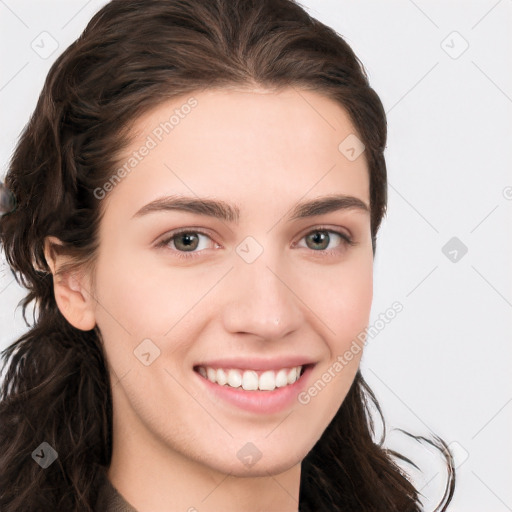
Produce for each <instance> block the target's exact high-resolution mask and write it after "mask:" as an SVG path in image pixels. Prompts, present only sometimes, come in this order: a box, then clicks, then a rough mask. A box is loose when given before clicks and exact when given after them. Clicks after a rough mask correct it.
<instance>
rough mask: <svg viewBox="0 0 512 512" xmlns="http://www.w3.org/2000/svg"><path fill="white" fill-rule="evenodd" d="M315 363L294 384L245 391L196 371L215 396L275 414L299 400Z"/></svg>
mask: <svg viewBox="0 0 512 512" xmlns="http://www.w3.org/2000/svg"><path fill="white" fill-rule="evenodd" d="M313 366H314V365H313V364H311V365H307V366H306V368H305V369H304V372H303V373H302V375H301V376H300V378H299V379H298V380H297V381H295V382H294V383H293V384H288V385H287V386H284V387H282V388H276V389H274V390H273V391H259V390H258V391H245V390H243V389H237V388H232V387H230V386H220V385H219V384H215V383H213V382H211V381H209V380H208V379H206V378H205V377H203V376H202V375H201V374H200V373H199V372H194V373H196V374H197V376H198V377H199V378H200V379H201V381H202V382H203V384H204V385H205V386H206V388H207V389H208V390H209V391H210V392H211V393H213V395H214V396H215V397H218V398H221V399H222V400H225V401H226V402H228V403H230V404H232V405H234V406H236V407H238V408H240V409H244V410H246V411H249V412H253V413H258V414H274V413H277V412H280V411H283V410H285V409H288V408H289V407H290V406H291V405H293V404H294V403H295V402H296V401H297V396H298V394H299V393H300V392H301V391H302V390H303V389H304V388H305V387H306V384H307V380H308V378H309V375H310V374H311V372H312V370H313Z"/></svg>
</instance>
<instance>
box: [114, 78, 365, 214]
mask: <svg viewBox="0 0 512 512" xmlns="http://www.w3.org/2000/svg"><path fill="white" fill-rule="evenodd" d="M132 135H133V138H132V141H131V144H130V146H129V147H128V148H127V149H126V150H125V151H124V152H123V153H122V154H121V155H120V158H119V164H118V167H119V168H121V166H124V168H125V170H126V171H129V172H126V173H124V174H125V175H127V176H126V177H124V178H123V179H122V180H121V182H120V183H119V184H118V185H116V187H115V190H113V192H111V194H110V195H111V196H112V197H111V198H109V200H112V201H116V200H117V199H119V196H124V195H130V196H132V199H134V200H135V202H136V203H137V205H138V206H140V205H141V202H144V201H149V200H152V199H154V198H155V197H156V196H158V195H159V194H160V195H164V194H166V193H173V194H184V195H189V196H190V195H192V194H194V195H198V196H204V195H209V196H215V197H217V198H222V199H226V200H229V199H230V198H232V199H236V200H238V201H240V202H242V203H245V204H247V201H248V200H249V199H250V198H251V197H252V198H254V197H259V198H261V199H262V200H265V199H266V200H267V203H268V199H269V198H271V197H272V198H274V199H275V200H279V201H280V202H286V201H287V199H288V198H290V200H295V201H296V200H297V199H299V198H300V197H302V196H305V195H308V194H310V195H312V196H315V195H320V194H325V193H336V192H340V193H346V194H350V195H354V196H356V197H359V198H360V199H362V200H363V201H365V202H366V203H368V201H369V179H368V170H367V165H366V160H365V155H364V153H363V154H361V155H360V156H359V157H358V158H356V159H350V158H347V156H346V153H344V151H343V149H344V141H346V140H352V139H351V138H352V137H357V134H356V131H355V128H354V126H353V124H352V122H351V120H350V117H349V115H348V114H347V112H346V111H345V109H344V108H343V107H342V106H341V105H340V104H338V103H337V102H335V101H334V100H332V99H330V98H327V97H325V96H323V95H321V94H318V93H316V92H311V91H305V90H299V89H295V88H287V89H284V90H280V91H269V90H265V89H251V90H248V89H233V88H231V89H212V90H206V91H199V92H197V93H191V94H187V95H183V96H181V97H178V98H174V99H172V100H169V101H166V102H163V103H161V104H160V105H158V106H157V107H156V108H154V109H152V110H151V111H149V112H147V113H146V114H144V115H143V116H141V117H140V118H138V119H137V120H136V121H135V122H134V123H133V125H132ZM144 148H146V149H144ZM148 148H149V149H148ZM142 153H144V155H142V156H141V154H142ZM116 198H117V199H116ZM123 202H124V201H123ZM137 205H135V204H134V205H133V209H135V207H136V206H137Z"/></svg>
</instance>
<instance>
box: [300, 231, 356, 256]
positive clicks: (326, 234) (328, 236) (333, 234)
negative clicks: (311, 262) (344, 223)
mask: <svg viewBox="0 0 512 512" xmlns="http://www.w3.org/2000/svg"><path fill="white" fill-rule="evenodd" d="M303 239H304V240H306V247H307V248H308V249H311V250H312V251H315V252H325V253H331V252H333V251H336V249H339V248H340V247H341V248H343V247H344V246H346V245H354V242H353V241H352V239H351V238H350V237H349V236H348V235H346V234H345V233H342V232H340V231H334V230H331V229H315V230H314V231H310V232H309V233H308V234H307V235H306V236H304V237H303ZM336 241H337V242H338V244H337V246H336V247H331V248H330V249H329V245H332V244H333V243H335V242H336Z"/></svg>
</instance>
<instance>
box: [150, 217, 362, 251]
mask: <svg viewBox="0 0 512 512" xmlns="http://www.w3.org/2000/svg"><path fill="white" fill-rule="evenodd" d="M320 231H325V232H328V233H334V234H336V235H338V236H339V237H340V238H341V239H342V243H341V246H343V245H349V246H354V245H357V242H355V241H354V240H353V238H352V235H351V234H350V233H346V232H345V231H344V230H343V228H340V227H330V226H322V225H320V226H313V227H310V228H308V229H307V230H306V231H304V232H303V233H302V234H301V235H300V236H299V238H298V240H297V241H296V242H294V243H293V244H292V247H295V246H296V245H297V244H298V243H299V242H300V241H301V240H302V239H303V238H305V237H306V236H308V235H310V234H312V233H316V232H320ZM347 231H348V230H347ZM183 233H192V234H200V235H204V236H206V237H208V238H209V239H210V240H211V241H212V242H213V243H214V244H215V245H217V246H220V244H219V243H217V242H216V241H215V240H214V239H213V237H212V235H211V234H210V233H209V232H208V231H206V230H204V229H203V228H196V227H193V226H192V227H186V228H177V229H175V230H173V231H170V232H169V233H167V234H165V235H163V237H162V239H161V240H160V241H158V242H156V244H155V246H156V247H157V248H164V249H165V248H168V249H169V250H170V251H172V252H173V253H174V254H175V255H177V256H178V258H182V259H193V258H196V257H199V254H200V253H201V252H203V251H204V250H205V249H202V250H201V251H190V252H187V251H178V250H176V249H170V248H169V247H168V245H169V243H170V242H171V241H172V240H173V238H175V237H177V236H179V235H180V234H183ZM302 248H304V247H302ZM305 248H306V249H308V248H307V247H305ZM342 249H343V247H342V248H341V249H340V248H336V249H325V250H318V251H315V250H313V249H310V251H311V252H312V253H317V255H318V256H322V255H324V256H328V255H332V254H334V253H336V252H339V251H340V250H342Z"/></svg>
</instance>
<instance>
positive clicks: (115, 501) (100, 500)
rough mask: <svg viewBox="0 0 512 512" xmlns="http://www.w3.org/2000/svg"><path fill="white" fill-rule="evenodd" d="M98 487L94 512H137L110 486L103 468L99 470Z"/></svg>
mask: <svg viewBox="0 0 512 512" xmlns="http://www.w3.org/2000/svg"><path fill="white" fill-rule="evenodd" d="M98 478H99V479H100V487H99V490H98V497H97V500H96V505H95V507H94V510H95V512H137V509H135V508H134V507H132V506H131V505H130V504H129V503H128V502H127V501H126V500H125V499H124V498H123V496H122V495H121V494H120V493H119V491H118V490H117V489H116V488H115V487H114V486H113V485H112V483H111V482H110V480H109V479H108V476H107V472H106V469H105V468H101V469H100V470H99V475H98Z"/></svg>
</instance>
